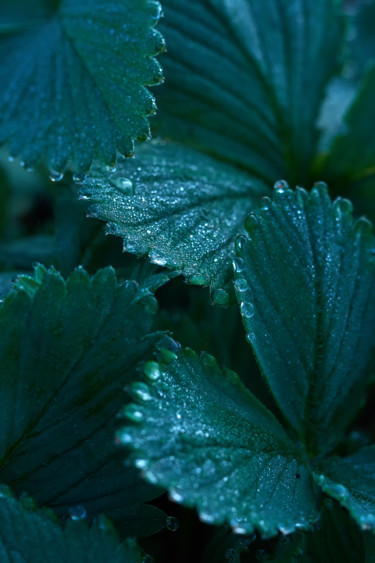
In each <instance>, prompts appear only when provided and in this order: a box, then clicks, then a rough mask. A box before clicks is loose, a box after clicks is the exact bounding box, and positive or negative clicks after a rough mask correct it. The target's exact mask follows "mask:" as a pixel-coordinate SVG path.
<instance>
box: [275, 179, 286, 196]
mask: <svg viewBox="0 0 375 563" xmlns="http://www.w3.org/2000/svg"><path fill="white" fill-rule="evenodd" d="M273 189H274V190H275V191H276V192H277V193H278V194H284V193H285V192H286V191H287V190H289V184H288V182H287V181H286V180H278V181H277V182H275V183H274V185H273Z"/></svg>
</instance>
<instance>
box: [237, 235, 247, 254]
mask: <svg viewBox="0 0 375 563" xmlns="http://www.w3.org/2000/svg"><path fill="white" fill-rule="evenodd" d="M246 246H247V238H246V237H244V236H243V235H240V236H238V237H237V239H236V242H235V249H236V253H237V254H242V252H243V251H244V250H245V248H246Z"/></svg>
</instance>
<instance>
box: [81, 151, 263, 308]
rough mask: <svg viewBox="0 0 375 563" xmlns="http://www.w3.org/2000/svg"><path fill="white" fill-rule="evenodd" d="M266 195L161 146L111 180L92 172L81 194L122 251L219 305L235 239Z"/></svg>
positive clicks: (202, 159)
mask: <svg viewBox="0 0 375 563" xmlns="http://www.w3.org/2000/svg"><path fill="white" fill-rule="evenodd" d="M265 193H269V189H268V188H267V187H266V186H265V185H264V184H263V183H262V182H260V181H259V180H254V179H253V178H251V176H248V175H247V174H246V173H244V172H241V171H238V170H236V169H234V168H232V167H231V166H228V165H225V164H220V163H218V162H216V161H214V160H213V159H212V158H210V157H208V156H206V155H203V154H201V153H198V152H196V151H194V150H193V149H189V148H185V147H182V146H179V145H171V144H168V143H166V144H164V143H161V142H152V143H149V144H147V145H145V146H143V147H140V149H139V150H138V151H137V155H136V157H135V158H134V160H133V159H132V160H128V161H125V162H123V163H121V164H119V166H118V168H117V172H116V173H115V174H113V175H111V176H108V175H104V174H103V172H100V171H98V172H97V173H96V175H95V172H94V173H93V175H92V176H90V177H89V178H88V179H87V181H86V182H85V184H84V186H83V187H82V188H81V195H82V196H83V197H85V198H89V199H90V200H91V201H92V202H93V204H94V205H93V206H92V207H91V208H90V214H91V215H92V216H94V217H98V218H99V219H102V220H104V221H107V222H108V232H110V233H112V234H115V235H117V236H121V237H122V238H123V239H124V249H125V250H127V251H129V252H133V253H135V254H138V255H145V254H148V255H149V257H150V259H151V261H152V262H154V263H155V264H158V265H160V266H167V267H169V268H172V269H176V270H177V271H179V272H181V273H183V274H184V276H185V277H186V278H187V279H188V281H190V283H195V284H199V285H211V288H212V289H213V290H216V289H219V290H221V291H219V292H218V293H216V295H217V296H218V300H220V299H222V298H223V295H224V299H225V293H224V291H226V292H228V291H231V289H232V288H231V280H232V270H231V261H232V259H233V256H234V250H233V248H234V246H233V243H234V240H235V237H236V235H237V234H238V233H239V232H243V230H244V227H243V222H244V219H245V217H246V215H247V213H249V212H250V211H251V210H252V209H254V207H255V204H256V202H257V200H258V199H259V197H260V195H262V194H265ZM214 297H215V295H214Z"/></svg>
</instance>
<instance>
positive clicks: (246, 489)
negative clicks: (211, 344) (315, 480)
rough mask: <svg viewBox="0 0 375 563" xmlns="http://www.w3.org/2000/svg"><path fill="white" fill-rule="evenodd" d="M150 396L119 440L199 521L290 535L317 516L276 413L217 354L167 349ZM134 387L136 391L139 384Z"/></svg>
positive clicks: (153, 371) (150, 371)
mask: <svg viewBox="0 0 375 563" xmlns="http://www.w3.org/2000/svg"><path fill="white" fill-rule="evenodd" d="M144 372H145V378H146V380H147V383H148V391H147V396H143V397H142V396H141V395H139V394H138V396H137V393H132V395H133V397H134V398H136V399H137V403H136V404H134V403H133V404H131V405H129V408H128V409H127V408H126V407H125V414H127V415H128V416H129V418H130V420H133V421H136V422H137V425H136V426H127V427H126V428H124V429H123V430H119V432H118V439H119V441H122V442H123V443H124V444H126V445H131V447H132V448H134V449H135V450H136V452H135V453H134V456H133V458H134V459H135V464H136V465H137V466H138V467H139V468H141V469H142V470H143V471H144V472H145V477H146V479H147V480H148V481H150V482H151V483H157V484H159V485H163V486H165V487H168V489H169V490H170V494H171V496H172V498H173V499H174V500H175V501H177V502H181V503H183V504H185V505H187V506H195V507H196V508H197V510H198V512H199V515H200V517H201V519H202V520H204V521H206V522H209V523H213V524H223V523H229V524H230V525H231V526H232V527H233V528H234V529H235V530H236V531H237V532H238V533H252V532H253V531H254V529H257V530H259V531H260V532H261V534H262V535H263V536H264V537H270V536H273V535H276V534H277V533H278V531H279V530H280V531H283V532H284V533H290V532H292V531H293V530H295V528H296V526H299V527H302V528H303V527H306V526H308V525H309V522H311V521H314V519H316V518H317V517H318V510H317V504H316V500H315V494H314V486H313V484H312V480H311V476H310V474H309V471H308V470H307V468H306V467H305V465H304V462H303V459H302V456H301V454H300V452H299V451H298V449H297V448H296V447H295V445H294V444H293V442H291V440H290V439H289V437H288V435H287V433H286V432H285V430H284V429H283V428H282V426H281V425H280V424H279V422H278V421H277V420H276V418H275V417H274V416H273V415H272V414H271V413H270V412H269V411H268V410H267V409H266V408H265V407H264V406H263V405H262V404H261V403H259V402H258V401H257V399H256V398H255V397H254V396H253V395H252V394H251V393H250V392H249V391H248V390H247V389H246V388H245V387H244V386H243V385H242V384H241V382H240V380H239V378H238V376H237V375H236V374H235V373H234V372H231V371H229V370H220V369H219V368H218V366H217V364H216V362H215V360H214V358H213V357H212V356H209V355H208V354H202V355H201V357H200V358H198V356H197V355H196V354H195V353H194V352H193V351H192V350H190V349H182V350H180V351H178V352H177V355H175V354H173V353H171V352H170V351H164V353H163V351H162V352H161V357H160V361H159V362H158V363H157V362H149V363H146V365H145V368H144ZM134 385H135V389H134V390H135V391H137V385H138V384H137V383H136V384H134Z"/></svg>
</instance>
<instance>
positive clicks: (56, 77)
mask: <svg viewBox="0 0 375 563" xmlns="http://www.w3.org/2000/svg"><path fill="white" fill-rule="evenodd" d="M25 3H26V4H28V3H27V2H25ZM20 11H21V9H20ZM36 12H37V13H38V16H39V13H40V6H37V7H36ZM42 13H43V14H44V17H43V18H42V19H40V18H37V19H36V20H35V23H34V25H31V24H30V22H29V23H28V25H27V26H26V27H25V29H23V30H17V31H15V32H14V33H10V34H6V35H3V36H2V37H1V40H0V57H1V60H2V61H3V63H2V66H1V70H0V83H1V84H2V85H3V90H2V93H1V95H0V143H4V142H9V148H10V153H11V155H18V154H20V155H22V160H23V161H24V163H25V165H26V166H27V167H28V166H31V165H34V164H35V163H36V162H37V161H38V160H39V159H40V158H43V160H45V161H46V163H47V165H48V166H49V167H50V168H51V169H52V175H53V178H54V179H55V180H56V179H60V178H61V177H62V174H61V172H62V171H63V169H64V167H65V166H66V164H67V162H68V160H71V161H72V162H73V165H74V167H75V169H78V170H79V171H85V170H87V169H88V168H89V166H90V164H91V161H92V160H93V158H98V159H100V160H101V161H104V162H105V163H106V164H110V165H112V166H113V164H114V162H115V161H116V149H118V150H119V151H120V152H121V153H122V154H125V155H130V154H131V153H132V152H133V139H136V138H138V139H143V140H144V139H145V138H146V137H147V136H148V134H149V133H148V131H149V126H148V120H147V117H146V116H148V115H150V114H152V113H154V112H155V103H154V99H153V97H152V96H151V94H150V93H149V92H148V90H147V89H146V88H145V85H152V84H157V83H159V82H160V81H161V80H162V73H161V68H160V66H159V64H158V63H157V62H156V60H155V59H154V58H153V56H154V55H156V54H157V53H159V52H160V51H162V50H163V49H164V41H163V39H162V37H161V35H160V34H159V33H158V32H156V31H155V30H154V29H153V26H154V25H155V23H156V22H157V20H158V18H159V16H160V5H159V3H158V2H155V1H149V0H128V1H127V2H126V3H124V2H121V1H119V0H117V1H112V2H111V1H110V0H105V1H102V0H85V1H84V2H79V3H77V2H75V0H61V2H60V3H59V7H58V8H56V9H55V10H53V13H51V9H46V10H45V11H44V12H43V10H42ZM20 18H21V22H23V21H24V20H23V18H22V15H21V16H20ZM33 21H34V19H33V18H32V19H31V23H33ZM21 27H22V26H21ZM53 170H55V172H53Z"/></svg>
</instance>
